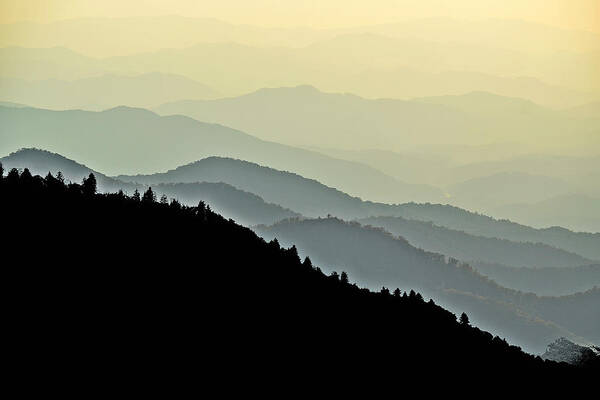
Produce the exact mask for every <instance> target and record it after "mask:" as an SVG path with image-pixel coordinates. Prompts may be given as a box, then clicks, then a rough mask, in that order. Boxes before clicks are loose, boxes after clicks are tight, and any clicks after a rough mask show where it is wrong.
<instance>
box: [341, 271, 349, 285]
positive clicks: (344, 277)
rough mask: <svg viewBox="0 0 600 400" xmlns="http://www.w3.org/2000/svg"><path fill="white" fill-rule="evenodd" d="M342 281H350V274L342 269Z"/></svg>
mask: <svg viewBox="0 0 600 400" xmlns="http://www.w3.org/2000/svg"><path fill="white" fill-rule="evenodd" d="M340 282H342V283H348V274H347V273H346V271H342V275H341V276H340Z"/></svg>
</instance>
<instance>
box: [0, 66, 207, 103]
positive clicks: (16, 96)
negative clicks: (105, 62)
mask: <svg viewBox="0 0 600 400" xmlns="http://www.w3.org/2000/svg"><path fill="white" fill-rule="evenodd" d="M0 90H1V92H2V98H3V99H6V100H11V101H17V102H23V103H27V104H29V105H31V106H34V107H41V108H51V109H74V108H77V109H79V108H83V109H86V110H103V109H106V108H110V107H115V106H119V105H127V106H132V107H152V106H156V105H159V104H162V103H164V102H165V101H175V100H181V99H187V98H197V99H207V98H214V97H218V94H217V93H216V92H215V91H214V90H213V89H211V88H209V87H208V86H206V85H203V84H201V83H199V82H196V81H193V80H191V79H188V78H185V77H182V76H177V75H169V74H162V73H158V72H155V73H147V74H142V75H136V76H121V75H114V74H107V75H101V76H94V77H90V78H84V79H77V80H72V81H65V80H56V79H49V80H36V81H30V80H24V79H15V78H0ZM166 99H169V100H166Z"/></svg>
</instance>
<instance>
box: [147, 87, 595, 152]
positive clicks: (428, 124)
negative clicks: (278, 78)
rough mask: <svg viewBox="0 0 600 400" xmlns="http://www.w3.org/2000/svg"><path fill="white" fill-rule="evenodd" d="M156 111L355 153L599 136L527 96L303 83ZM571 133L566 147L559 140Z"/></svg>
mask: <svg viewBox="0 0 600 400" xmlns="http://www.w3.org/2000/svg"><path fill="white" fill-rule="evenodd" d="M156 111H157V112H159V113H160V114H163V115H169V114H183V115H188V116H191V117H193V118H195V119H198V120H202V121H208V122H215V123H220V124H224V125H227V126H231V127H234V128H237V129H240V130H243V131H245V132H249V133H251V134H253V135H255V136H258V137H260V138H262V139H265V140H276V141H279V142H284V143H288V144H292V145H303V146H318V147H326V148H327V147H329V148H345V149H350V150H357V149H370V148H379V149H387V150H395V151H403V150H405V149H406V148H407V147H410V146H416V145H419V144H421V145H422V144H433V143H449V142H450V143H456V144H459V143H464V144H470V145H474V144H486V143H497V142H500V143H502V142H516V143H520V145H521V146H525V148H526V149H530V150H531V149H533V148H535V149H536V150H537V151H541V150H542V149H545V150H548V151H556V152H565V151H569V150H571V151H573V150H577V151H579V152H587V151H590V149H589V147H588V146H590V145H591V144H592V143H595V142H597V141H598V138H597V137H596V136H597V135H592V133H594V134H596V133H597V132H598V131H600V121H598V122H599V123H595V124H594V123H590V122H589V120H580V119H577V118H574V117H569V116H567V115H564V114H562V113H557V112H555V111H552V110H550V109H546V108H543V107H541V106H538V105H536V104H533V103H531V102H529V101H526V100H523V99H517V98H508V97H502V96H497V95H493V94H489V93H481V92H477V93H470V94H466V95H462V96H446V97H435V98H423V99H415V100H411V101H406V100H392V99H378V100H369V99H365V98H361V97H358V96H354V95H349V94H338V93H323V92H321V91H319V90H317V89H315V88H314V87H310V86H300V87H293V88H277V89H261V90H259V91H257V92H253V93H250V94H247V95H243V96H240V97H234V98H225V99H216V100H208V101H201V100H196V101H192V100H190V101H181V102H175V103H170V104H165V105H162V106H160V107H158V108H156ZM567 134H568V135H569V141H568V142H566V141H564V140H558V141H557V139H560V138H564V137H565V135H567ZM598 144H599V145H600V143H598ZM552 146H555V147H552ZM556 146H559V147H556ZM519 151H522V150H519ZM511 155H514V154H510V153H509V154H508V155H505V157H507V156H511Z"/></svg>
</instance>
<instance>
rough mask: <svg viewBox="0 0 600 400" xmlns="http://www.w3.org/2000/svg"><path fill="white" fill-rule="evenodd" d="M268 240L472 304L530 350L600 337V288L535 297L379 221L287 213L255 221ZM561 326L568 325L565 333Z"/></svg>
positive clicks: (460, 305) (361, 276) (456, 304)
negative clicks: (566, 339) (370, 224)
mask: <svg viewBox="0 0 600 400" xmlns="http://www.w3.org/2000/svg"><path fill="white" fill-rule="evenodd" d="M256 231H257V232H258V233H259V234H261V235H262V236H263V237H265V238H266V239H267V240H268V239H272V238H277V239H278V240H279V241H280V242H281V243H284V244H286V245H290V244H291V243H293V244H295V245H296V246H297V247H298V250H299V252H300V254H302V255H306V256H309V257H310V258H311V259H312V260H313V261H314V262H315V263H317V264H319V265H322V266H323V267H324V268H328V269H326V270H327V271H331V270H345V271H348V273H349V275H350V276H351V277H353V279H356V280H357V282H358V283H359V284H361V285H366V286H367V287H369V288H372V289H375V288H378V287H381V286H382V285H383V286H385V285H388V286H401V287H413V288H417V289H419V290H422V291H423V293H424V295H427V296H431V297H432V298H434V299H436V301H442V304H444V305H445V306H447V307H449V308H450V309H451V310H455V311H456V310H461V309H464V310H468V313H469V315H470V316H471V318H472V320H473V321H476V323H477V324H478V325H479V326H485V327H487V328H488V329H493V331H494V332H498V333H499V334H501V335H502V336H505V337H507V338H509V339H510V340H511V341H512V342H515V343H518V344H519V345H521V346H524V347H525V348H527V349H528V350H529V351H533V352H541V351H543V349H544V347H545V345H546V344H547V343H549V342H550V341H552V340H554V339H556V338H557V337H560V336H573V334H575V335H578V336H583V337H586V338H588V339H589V340H594V341H600V337H599V336H598V332H600V326H599V325H598V324H599V323H600V318H599V317H600V314H599V312H600V311H599V310H598V309H597V307H594V306H593V304H594V303H596V304H597V302H598V301H600V288H595V289H593V290H590V291H587V292H585V293H578V294H574V295H572V296H566V297H538V296H536V295H534V294H531V293H530V294H526V293H522V292H517V291H514V290H509V289H506V288H503V287H501V286H498V285H497V284H496V283H494V282H493V281H490V280H488V279H487V278H485V277H484V276H482V275H480V274H478V273H477V272H475V271H474V270H473V269H472V268H471V267H469V266H468V265H463V264H461V263H459V262H458V260H456V259H449V260H448V261H446V259H445V257H444V256H443V255H441V254H438V253H430V252H426V251H424V250H420V249H417V248H415V247H413V246H411V245H410V244H409V243H408V242H407V241H406V240H405V239H402V238H395V237H393V236H392V235H391V234H389V233H388V232H385V231H383V230H382V229H376V228H367V227H363V226H361V225H360V224H358V223H356V222H355V223H347V222H344V221H341V220H339V219H335V218H327V219H316V220H288V221H282V222H280V223H277V224H275V225H274V226H271V227H257V228H256ZM563 332H570V333H566V334H562V333H563Z"/></svg>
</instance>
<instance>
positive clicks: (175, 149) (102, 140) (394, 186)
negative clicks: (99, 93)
mask: <svg viewBox="0 0 600 400" xmlns="http://www.w3.org/2000/svg"><path fill="white" fill-rule="evenodd" d="M0 118H1V120H2V125H1V126H0V152H3V153H8V152H10V151H15V150H17V149H19V148H23V147H39V148H44V149H47V150H50V151H53V152H57V153H60V154H63V155H65V156H67V157H69V158H72V159H80V160H86V162H87V163H89V165H90V167H92V168H94V169H97V170H100V171H103V172H104V173H108V174H123V173H128V172H130V173H149V172H154V171H161V170H163V171H164V170H168V169H171V168H174V167H176V166H179V165H182V164H185V163H189V162H192V161H196V160H198V159H201V158H203V157H208V156H226V157H234V158H239V159H244V160H248V161H254V162H260V163H261V164H267V165H270V166H272V167H274V168H277V169H281V170H287V171H292V172H295V173H299V174H302V175H303V176H305V177H307V178H312V179H318V180H319V181H320V182H323V183H324V184H327V185H329V186H334V187H336V188H338V189H340V190H343V191H344V192H347V193H350V194H352V195H354V196H360V197H362V198H365V199H370V200H374V201H387V202H393V203H396V202H402V201H436V200H438V199H440V198H441V191H439V189H436V188H432V187H430V186H426V185H412V184H404V183H402V182H400V181H398V180H396V179H394V178H391V177H389V176H387V175H385V174H383V173H381V172H379V171H377V170H375V169H373V168H371V167H368V166H365V165H362V164H359V163H354V162H349V161H344V160H338V159H334V158H331V157H327V156H324V155H322V154H319V153H315V152H311V151H308V150H303V149H297V148H293V147H289V146H285V145H281V144H278V143H273V142H265V141H262V140H259V139H257V138H254V137H252V136H250V135H247V134H245V133H243V132H240V131H237V130H234V129H231V128H227V127H225V126H221V125H215V124H208V123H203V122H199V121H196V120H193V119H191V118H188V117H183V116H169V117H161V116H158V115H157V114H155V113H153V112H150V111H148V110H145V109H133V108H128V107H117V108H113V109H110V110H106V111H103V112H89V111H80V110H69V111H50V110H41V109H34V108H21V109H16V108H7V107H0Z"/></svg>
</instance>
